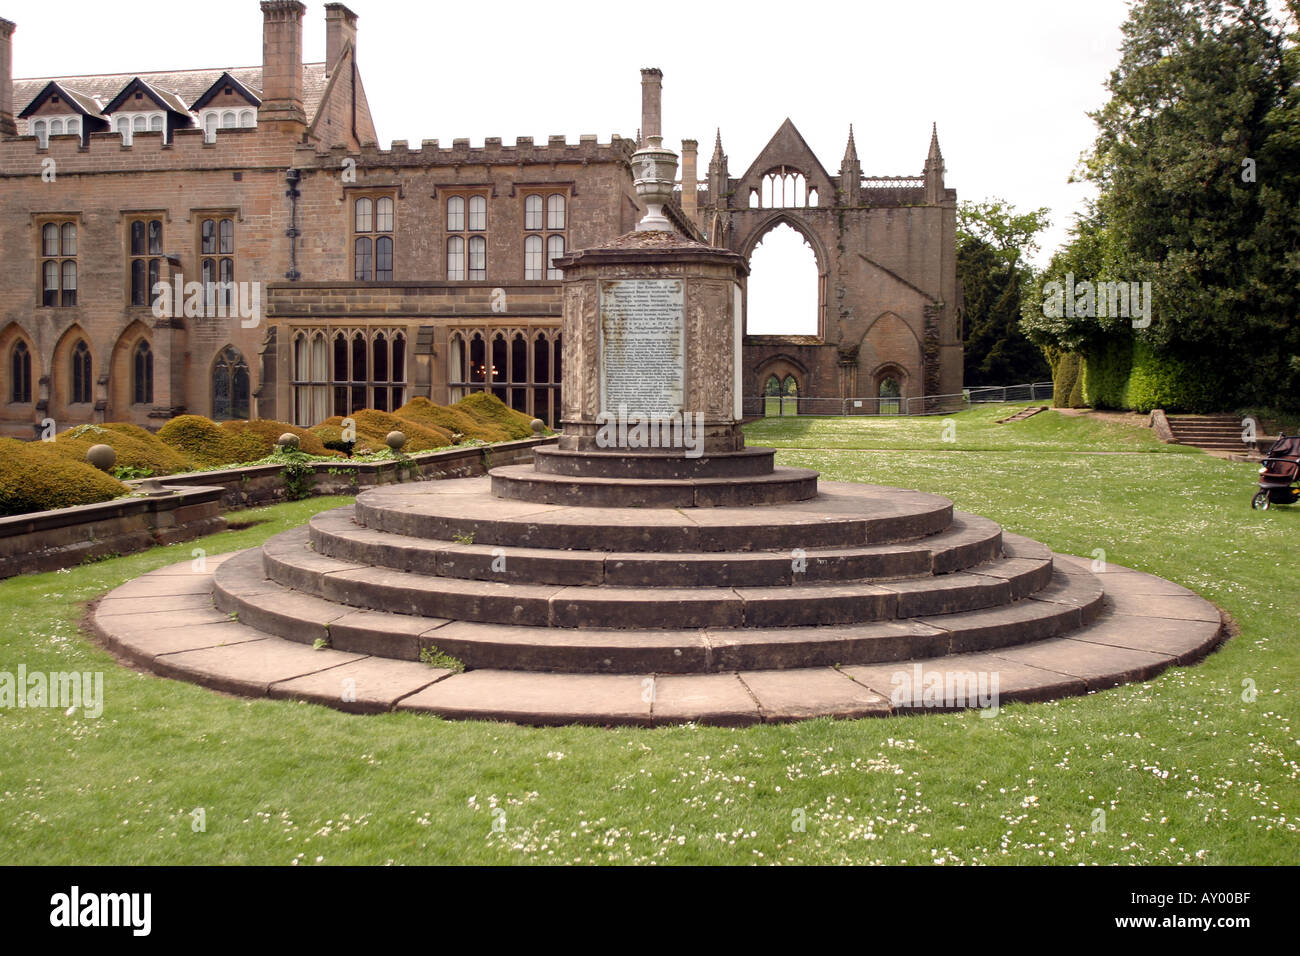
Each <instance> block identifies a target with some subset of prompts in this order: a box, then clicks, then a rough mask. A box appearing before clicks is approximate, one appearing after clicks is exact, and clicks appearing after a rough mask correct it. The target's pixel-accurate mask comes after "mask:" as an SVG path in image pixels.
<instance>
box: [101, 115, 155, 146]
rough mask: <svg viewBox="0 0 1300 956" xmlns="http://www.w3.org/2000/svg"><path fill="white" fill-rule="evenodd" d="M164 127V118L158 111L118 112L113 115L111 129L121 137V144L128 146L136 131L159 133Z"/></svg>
mask: <svg viewBox="0 0 1300 956" xmlns="http://www.w3.org/2000/svg"><path fill="white" fill-rule="evenodd" d="M165 128H166V124H165V120H164V119H163V114H162V113H160V112H149V113H118V114H116V116H114V117H113V129H114V130H116V131H117V133H118V135H119V136H121V137H122V145H123V146H130V145H131V140H132V137H133V136H134V134H136V133H144V132H151V133H161V132H162V131H163V130H164V129H165Z"/></svg>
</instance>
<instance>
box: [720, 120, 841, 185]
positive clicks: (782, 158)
mask: <svg viewBox="0 0 1300 956" xmlns="http://www.w3.org/2000/svg"><path fill="white" fill-rule="evenodd" d="M779 166H785V167H787V168H790V169H797V170H799V171H800V172H802V173H803V174H804V176H805V177H806V178H807V180H808V185H809V187H810V188H816V189H818V190H821V191H823V195H826V196H830V195H832V194H831V193H829V192H825V191H826V190H829V189H832V188H833V187H834V183H833V181H832V180H831V177H830V175H829V174H828V173H827V172H826V169H825V168H824V167H823V166H822V164H821V161H820V160H819V159H818V158H817V155H816V154H815V153H814V152H813V151H812V148H811V147H810V146H809V145H808V142H807V141H806V140H805V139H804V138H803V134H802V133H800V132H799V130H798V129H796V128H795V125H794V123H792V122H791V121H790V117H788V116H787V117H786V119H785V122H784V123H782V124H781V126H780V128H779V129H777V131H776V133H775V134H774V135H773V136H772V138H771V139H770V140H768V142H767V145H766V146H764V147H763V148H762V149H761V150H760V151H759V153H758V156H756V157H755V158H754V161H753V162H752V163H750V165H749V169H747V170H746V171H745V175H744V176H743V177H742V178H741V184H742V186H743V187H745V188H746V191H747V190H748V188H751V187H756V186H758V185H759V184H760V181H761V180H762V178H763V176H764V175H765V174H766V173H767V172H768V171H769V170H771V169H775V168H777V167H779ZM741 195H744V193H742V194H741Z"/></svg>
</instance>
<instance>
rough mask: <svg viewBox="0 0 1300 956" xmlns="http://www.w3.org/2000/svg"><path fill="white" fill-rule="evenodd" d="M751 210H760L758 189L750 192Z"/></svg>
mask: <svg viewBox="0 0 1300 956" xmlns="http://www.w3.org/2000/svg"><path fill="white" fill-rule="evenodd" d="M749 208H750V209H757V208H758V190H757V189H751V190H750V191H749Z"/></svg>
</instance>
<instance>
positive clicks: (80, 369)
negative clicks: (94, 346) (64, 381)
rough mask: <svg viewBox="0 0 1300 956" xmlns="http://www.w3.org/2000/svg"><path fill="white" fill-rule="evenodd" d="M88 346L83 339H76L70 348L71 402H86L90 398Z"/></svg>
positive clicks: (75, 403)
mask: <svg viewBox="0 0 1300 956" xmlns="http://www.w3.org/2000/svg"><path fill="white" fill-rule="evenodd" d="M91 385H92V383H91V379H90V348H89V346H87V345H86V341H85V339H78V340H77V344H76V345H75V346H73V348H72V403H73V404H74V405H77V404H83V403H87V402H89V401H90V400H91V396H92V394H93V393H92V391H91Z"/></svg>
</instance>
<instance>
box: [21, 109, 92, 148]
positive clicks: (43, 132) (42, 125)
mask: <svg viewBox="0 0 1300 956" xmlns="http://www.w3.org/2000/svg"><path fill="white" fill-rule="evenodd" d="M31 128H32V135H33V136H35V137H36V141H37V142H38V143H40V146H41V149H46V148H48V147H49V145H50V137H51V136H62V135H64V134H65V133H74V134H78V133H80V132H81V117H80V116H77V115H76V114H73V115H72V116H42V117H41V118H40V119H34V120H32V127H31Z"/></svg>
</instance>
